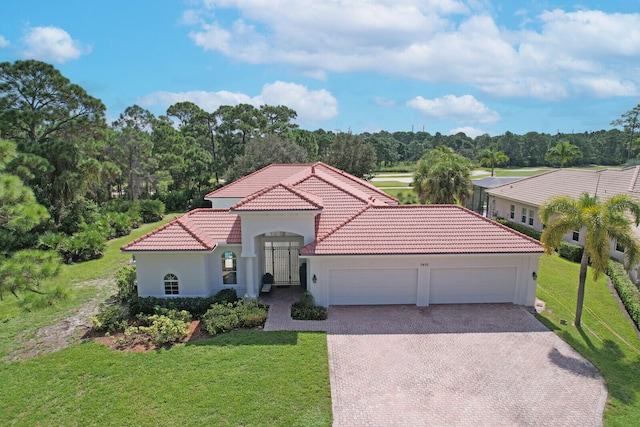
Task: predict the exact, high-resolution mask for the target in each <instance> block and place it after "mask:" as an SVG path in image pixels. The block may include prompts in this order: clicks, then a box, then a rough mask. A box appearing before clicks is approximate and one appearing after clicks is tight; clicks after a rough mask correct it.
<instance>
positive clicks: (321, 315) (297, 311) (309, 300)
mask: <svg viewBox="0 0 640 427" xmlns="http://www.w3.org/2000/svg"><path fill="white" fill-rule="evenodd" d="M291 317H292V318H293V319H295V320H326V319H327V309H326V308H325V307H321V306H318V305H316V303H315V300H314V299H313V295H311V292H305V293H304V294H302V297H300V300H299V301H298V302H295V303H293V304H292V305H291Z"/></svg>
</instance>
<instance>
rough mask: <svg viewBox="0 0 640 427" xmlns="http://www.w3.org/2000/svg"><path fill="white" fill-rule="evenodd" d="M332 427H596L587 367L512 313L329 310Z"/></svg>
mask: <svg viewBox="0 0 640 427" xmlns="http://www.w3.org/2000/svg"><path fill="white" fill-rule="evenodd" d="M326 326H327V344H328V350H329V369H330V376H331V394H332V401H333V417H334V425H335V426H394V425H397V426H544V425H548V426H599V425H602V413H603V410H604V404H605V401H606V397H607V391H606V386H605V383H604V380H603V379H602V377H601V375H600V374H599V372H598V371H597V370H596V368H595V367H594V366H593V365H592V364H591V363H589V362H588V361H587V360H585V359H584V358H583V357H582V356H580V355H579V354H578V353H577V352H576V351H575V350H573V349H572V348H571V347H570V346H569V345H568V344H566V343H565V342H564V341H562V340H561V339H560V338H558V337H557V336H556V335H555V334H554V333H553V332H551V331H549V329H547V328H546V327H545V326H544V325H542V324H541V323H540V322H538V321H537V320H536V319H535V318H534V317H533V316H532V315H531V314H530V313H529V312H527V311H526V310H525V309H524V308H522V307H519V306H514V305H512V304H478V305H438V306H431V307H416V306H352V307H350V306H342V307H331V308H330V309H329V321H327V324H326Z"/></svg>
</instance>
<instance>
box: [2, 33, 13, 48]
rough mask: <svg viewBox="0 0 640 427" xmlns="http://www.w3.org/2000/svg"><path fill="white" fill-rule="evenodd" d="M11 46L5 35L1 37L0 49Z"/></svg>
mask: <svg viewBox="0 0 640 427" xmlns="http://www.w3.org/2000/svg"><path fill="white" fill-rule="evenodd" d="M10 44H11V43H9V40H7V39H5V38H4V36H3V35H0V49H2V48H5V47H9V45H10Z"/></svg>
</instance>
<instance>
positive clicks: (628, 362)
mask: <svg viewBox="0 0 640 427" xmlns="http://www.w3.org/2000/svg"><path fill="white" fill-rule="evenodd" d="M536 318H537V319H538V320H539V321H540V322H542V323H543V324H544V325H545V326H546V327H548V328H549V329H551V330H552V331H554V332H555V333H556V334H557V335H558V336H559V337H560V338H562V339H563V340H564V341H565V342H566V343H568V344H569V345H570V346H571V347H573V348H574V349H575V350H576V351H578V353H580V354H581V355H582V356H584V357H585V358H586V359H587V360H589V362H591V363H592V364H593V365H594V366H595V367H596V368H597V369H598V370H599V371H600V373H601V374H602V376H603V377H604V379H605V381H606V383H607V387H608V392H609V397H610V398H611V399H615V400H617V401H619V402H620V403H622V404H624V405H628V406H637V405H639V404H640V402H639V401H638V396H639V395H640V355H638V354H636V355H635V356H631V357H625V356H624V354H625V353H624V351H623V350H622V349H621V348H620V344H618V343H617V342H615V341H613V340H611V339H605V340H603V341H597V342H595V343H594V342H593V341H592V340H591V339H590V338H589V336H588V335H587V333H586V332H585V330H584V328H576V327H575V326H573V325H571V324H567V325H558V324H556V323H554V322H553V321H552V320H550V319H548V318H546V317H543V316H540V315H536ZM574 330H575V331H574ZM576 331H577V334H576V333H575V332H576ZM549 359H550V360H551V361H552V362H553V363H554V364H556V365H557V366H559V367H561V368H563V369H569V370H571V371H572V372H576V373H577V374H578V375H583V374H584V372H586V371H584V367H585V366H583V365H584V364H583V362H580V361H577V360H575V359H573V358H567V357H565V356H562V355H560V356H558V355H557V354H549ZM568 359H572V360H568ZM577 362H580V364H581V365H580V366H578V365H577V364H576V363H577ZM583 371H584V372H583ZM636 412H638V410H636Z"/></svg>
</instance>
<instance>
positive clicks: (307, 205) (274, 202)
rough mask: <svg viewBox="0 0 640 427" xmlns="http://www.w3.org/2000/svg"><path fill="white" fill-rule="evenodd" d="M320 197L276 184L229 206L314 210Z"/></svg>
mask: <svg viewBox="0 0 640 427" xmlns="http://www.w3.org/2000/svg"><path fill="white" fill-rule="evenodd" d="M320 209H322V198H320V197H318V196H317V195H315V194H312V193H309V192H307V191H304V190H302V189H300V188H295V187H291V186H287V185H284V184H276V185H274V186H272V187H268V188H265V189H264V190H261V191H258V192H257V193H254V194H253V195H251V196H249V197H247V198H245V199H243V200H242V201H241V202H238V203H236V204H235V205H233V206H231V210H232V211H240V212H242V211H316V210H320Z"/></svg>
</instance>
